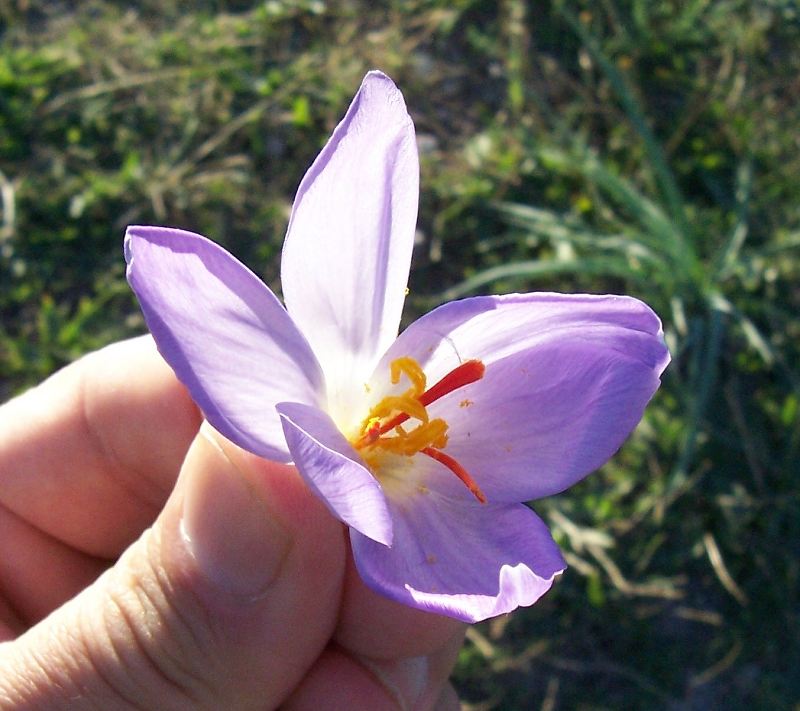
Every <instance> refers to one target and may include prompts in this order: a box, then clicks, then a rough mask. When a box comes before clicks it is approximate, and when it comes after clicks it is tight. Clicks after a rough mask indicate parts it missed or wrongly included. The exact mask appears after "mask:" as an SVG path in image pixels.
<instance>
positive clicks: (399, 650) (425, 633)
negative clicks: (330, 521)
mask: <svg viewBox="0 0 800 711" xmlns="http://www.w3.org/2000/svg"><path fill="white" fill-rule="evenodd" d="M465 629H466V626H465V625H464V623H462V622H458V621H457V620H454V619H452V618H449V617H444V616H442V615H435V614H433V613H430V612H422V611H421V610H416V609H414V608H411V607H408V606H406V605H401V604H400V603H398V602H394V601H393V600H389V599H388V598H386V597H383V596H382V595H379V594H378V593H376V592H374V591H372V590H370V589H369V588H368V587H367V586H366V585H365V584H364V582H363V581H362V580H361V577H360V576H359V574H358V571H357V570H356V567H355V564H354V563H353V559H352V555H348V561H347V570H346V573H345V585H344V595H343V597H342V609H341V611H340V613H339V624H338V626H337V628H336V634H335V639H336V642H337V643H338V644H340V645H341V646H342V647H344V648H345V649H347V650H348V651H349V652H351V653H353V654H356V655H359V656H364V657H371V658H374V659H398V658H404V657H417V656H421V655H426V654H430V653H432V652H434V651H436V650H437V649H439V648H440V647H441V646H442V645H444V644H445V643H447V641H448V640H450V639H452V638H453V637H454V636H455V635H459V634H461V635H463V633H464V630H465Z"/></svg>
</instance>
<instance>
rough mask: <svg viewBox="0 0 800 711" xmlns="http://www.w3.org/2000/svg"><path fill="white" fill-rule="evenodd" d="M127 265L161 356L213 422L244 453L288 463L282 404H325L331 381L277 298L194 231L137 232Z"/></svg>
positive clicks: (132, 231)
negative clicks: (278, 409) (326, 387)
mask: <svg viewBox="0 0 800 711" xmlns="http://www.w3.org/2000/svg"><path fill="white" fill-rule="evenodd" d="M125 259H126V261H127V262H128V281H129V282H130V285H131V287H132V288H133V290H134V292H135V293H136V296H137V297H138V299H139V303H140V304H141V307H142V311H143V313H144V317H145V321H146V322H147V326H148V328H149V329H150V332H151V333H152V334H153V337H154V338H155V340H156V343H157V344H158V349H159V351H160V352H161V354H162V355H163V356H164V359H165V360H166V361H167V362H168V363H169V364H170V365H171V366H172V368H173V369H174V370H175V373H176V375H177V376H178V378H179V379H180V380H181V381H182V382H183V383H184V385H186V387H187V388H188V389H189V392H190V393H191V395H192V398H193V399H194V401H195V402H196V403H197V404H198V405H199V407H200V408H201V409H202V411H203V414H204V415H205V417H206V418H207V419H208V421H209V422H210V423H211V424H212V425H213V426H214V427H215V428H216V429H217V430H219V431H220V432H221V433H222V434H223V435H225V436H226V437H227V438H228V439H230V440H232V441H233V442H235V443H236V444H238V445H240V446H241V447H243V448H245V449H247V450H249V451H251V452H253V453H255V454H258V455H259V456H262V457H267V458H269V459H273V460H276V461H288V460H289V452H288V450H287V448H286V442H285V440H284V436H283V429H282V428H281V424H280V420H279V418H278V414H277V412H276V411H275V405H276V404H277V403H278V402H282V401H284V400H292V401H295V402H305V403H309V404H317V403H319V402H320V401H321V399H323V398H324V380H323V376H322V372H321V370H320V368H319V365H318V364H317V361H316V358H315V357H314V354H313V353H312V352H311V349H310V347H309V345H308V343H307V342H306V340H305V339H304V338H303V335H302V334H301V333H300V332H299V331H298V330H297V328H296V327H295V325H294V324H293V323H292V320H291V319H290V318H289V315H288V314H287V313H286V310H285V309H284V308H283V306H281V304H280V302H279V301H278V300H277V299H276V298H275V296H274V295H273V294H272V292H271V291H270V290H269V289H268V288H267V287H266V286H265V285H264V283H263V282H262V281H261V280H260V279H259V278H258V277H257V276H256V275H255V274H253V273H252V272H251V271H250V270H249V269H248V268H247V267H245V266H244V265H243V264H242V263H241V262H239V261H237V260H236V259H235V258H234V257H233V256H232V255H230V254H229V253H228V252H226V251H225V250H224V249H222V247H220V246H219V245H216V244H214V243H213V242H211V241H209V240H207V239H206V238H205V237H201V236H200V235H197V234H193V233H191V232H184V231H182V230H174V229H167V228H161V227H129V228H128V231H127V234H126V236H125Z"/></svg>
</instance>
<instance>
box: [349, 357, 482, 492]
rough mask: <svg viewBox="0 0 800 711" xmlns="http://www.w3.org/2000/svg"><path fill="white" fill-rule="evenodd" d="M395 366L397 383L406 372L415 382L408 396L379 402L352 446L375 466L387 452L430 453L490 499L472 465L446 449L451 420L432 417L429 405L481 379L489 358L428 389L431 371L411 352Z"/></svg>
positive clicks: (392, 366) (452, 373)
mask: <svg viewBox="0 0 800 711" xmlns="http://www.w3.org/2000/svg"><path fill="white" fill-rule="evenodd" d="M389 367H390V375H391V381H392V384H393V385H397V383H399V382H400V378H401V376H405V377H406V378H407V379H408V381H409V382H410V384H411V387H410V388H409V389H408V390H406V391H405V392H404V393H403V394H402V395H388V396H387V397H385V398H383V400H381V401H380V402H379V403H378V404H377V405H375V406H374V407H373V408H372V409H371V410H370V412H369V415H367V417H365V418H364V421H363V422H362V423H361V427H360V428H359V432H358V434H357V435H356V436H355V437H354V438H353V439H352V440H351V443H352V445H353V446H354V447H355V448H356V450H358V452H359V454H360V455H361V457H362V458H363V459H364V461H365V462H366V463H367V465H368V466H369V467H370V469H372V470H373V471H374V470H376V469H377V467H378V465H379V461H380V459H381V458H382V456H383V454H385V453H387V452H388V453H392V454H395V455H401V456H406V457H412V456H414V455H415V454H420V453H421V454H425V455H426V456H428V457H430V458H431V459H435V460H436V461H437V462H439V463H441V464H444V466H446V467H447V468H448V469H449V470H450V471H451V472H453V474H455V475H456V476H457V477H458V478H459V479H460V480H461V481H462V482H463V483H464V484H465V486H466V487H467V488H468V489H469V490H470V492H471V493H472V495H473V496H474V497H475V498H476V499H478V501H480V502H481V503H482V504H483V503H486V496H485V495H484V493H483V492H482V491H481V490H480V488H479V487H478V485H477V484H476V483H475V480H474V479H473V478H472V477H471V476H470V475H469V473H467V471H466V469H464V467H462V466H461V465H460V464H459V463H458V462H457V461H456V460H455V459H454V458H453V457H451V456H450V455H449V454H445V453H444V452H442V451H441V450H442V449H444V447H446V446H447V429H448V425H447V422H445V421H444V420H443V419H442V418H440V417H436V418H431V417H430V416H429V415H428V410H427V407H428V405H430V404H431V403H432V402H435V401H436V400H438V399H439V398H440V397H443V396H445V395H448V394H449V393H451V392H453V391H454V390H457V389H458V388H461V387H464V386H465V385H469V384H470V383H474V382H475V381H476V380H480V379H481V378H482V377H483V373H484V371H485V369H486V368H485V366H484V365H483V363H482V362H481V361H479V360H468V361H465V362H464V363H461V364H460V365H459V366H457V367H456V368H454V369H453V370H451V371H450V372H449V373H448V374H447V375H445V376H444V377H443V378H442V379H441V380H439V381H438V382H437V383H436V384H435V385H433V386H432V387H430V388H427V389H426V385H427V378H426V377H425V373H424V372H423V370H422V368H421V367H420V364H419V363H417V361H416V360H414V359H413V358H411V357H410V356H403V357H401V358H397V359H396V360H393V361H392V362H391V364H390V366H389ZM410 419H414V420H416V421H417V422H418V423H419V424H417V425H416V426H415V427H413V428H412V429H407V427H406V426H404V425H405V424H406V422H407V421H408V420H410Z"/></svg>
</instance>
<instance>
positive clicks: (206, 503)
mask: <svg viewBox="0 0 800 711" xmlns="http://www.w3.org/2000/svg"><path fill="white" fill-rule="evenodd" d="M216 436H217V435H214V434H210V433H208V432H207V431H206V430H205V429H204V428H201V430H200V433H199V434H198V436H197V437H196V438H195V440H194V442H193V443H192V446H191V447H190V449H189V453H188V454H187V456H186V460H185V462H184V465H183V469H182V470H181V479H182V480H183V481H182V482H181V484H182V486H183V487H184V495H183V513H182V519H181V533H182V535H183V538H184V541H185V543H186V546H187V548H188V550H189V552H190V554H191V556H192V557H193V558H194V560H195V561H196V563H197V566H198V567H199V568H200V570H201V571H202V572H203V573H204V574H205V576H206V577H207V578H208V579H209V580H210V581H211V582H212V583H213V584H214V585H215V586H216V587H218V588H220V589H222V590H223V591H225V592H227V593H230V594H232V595H234V596H237V597H241V598H246V599H257V598H259V597H262V596H263V595H265V594H266V592H267V591H268V589H269V586H270V584H271V583H272V582H273V581H274V580H275V578H276V577H277V576H278V574H279V572H280V568H281V565H282V563H283V561H284V559H285V558H286V555H287V553H288V550H289V546H290V543H291V541H290V536H289V533H288V531H287V530H286V529H285V528H284V526H283V525H281V524H280V523H279V522H278V521H277V520H276V519H275V517H274V515H272V513H271V512H270V508H269V506H268V504H267V502H266V501H265V500H264V497H263V496H261V495H260V492H259V491H258V486H257V483H258V482H257V480H256V478H255V477H254V476H252V474H251V475H250V476H248V472H247V471H245V470H244V466H243V462H244V460H243V459H240V458H236V457H233V456H231V455H230V453H228V452H226V450H225V449H224V448H223V446H222V445H221V444H220V443H219V442H218V441H217V440H216Z"/></svg>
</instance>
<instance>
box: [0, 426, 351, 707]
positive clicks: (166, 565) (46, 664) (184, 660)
mask: <svg viewBox="0 0 800 711" xmlns="http://www.w3.org/2000/svg"><path fill="white" fill-rule="evenodd" d="M344 542H345V539H344V536H343V531H342V528H341V525H340V524H339V523H338V522H336V521H335V520H333V519H332V517H331V516H330V515H329V514H328V513H327V510H326V509H325V508H324V506H323V505H322V504H320V503H319V502H317V501H316V500H315V499H314V498H313V497H312V496H311V495H310V494H309V492H308V490H307V489H306V488H305V486H304V485H303V484H302V482H301V481H300V479H299V477H298V476H297V475H296V473H295V472H294V470H292V469H291V468H289V467H285V466H279V465H274V464H270V463H268V462H265V461H264V460H260V459H257V458H255V457H252V456H250V455H247V454H245V453H243V452H241V451H240V450H237V449H236V448H234V447H233V446H232V445H229V444H227V443H226V444H224V445H221V444H220V443H219V442H216V441H213V440H212V439H210V438H209V436H208V435H207V434H206V433H205V430H204V431H203V432H202V433H201V434H200V435H198V437H197V438H196V439H195V441H194V442H193V444H192V446H191V448H190V451H189V453H188V455H187V457H186V461H185V464H184V466H183V468H182V470H181V475H180V479H179V481H178V483H177V485H176V487H175V490H174V492H173V494H172V496H171V497H170V499H169V501H168V502H167V505H166V507H165V509H164V511H163V512H162V514H161V515H160V516H159V518H158V520H157V521H156V524H155V525H154V527H153V528H152V529H151V530H149V531H147V532H146V533H145V534H144V535H143V536H142V537H141V538H140V539H139V540H137V541H136V542H135V543H134V544H133V545H132V546H131V548H129V549H128V550H127V551H126V552H125V554H124V555H123V556H122V557H121V558H120V560H119V561H118V562H117V564H116V565H115V566H114V567H113V568H111V569H110V570H109V571H107V572H106V573H105V574H104V575H102V576H101V577H100V578H99V579H98V581H97V582H96V583H95V584H94V585H92V586H91V587H90V588H88V589H87V590H86V591H84V592H83V593H82V594H81V595H79V596H78V597H77V598H75V599H73V600H72V601H71V602H70V603H68V604H67V605H65V606H64V607H62V608H60V609H59V610H57V611H56V612H55V613H53V615H51V616H49V617H48V618H46V619H45V620H43V621H42V622H41V623H40V624H39V625H37V626H36V627H34V628H32V629H31V630H30V631H29V632H28V633H27V634H25V635H23V636H22V637H20V638H19V639H18V640H16V641H15V642H12V643H9V644H6V645H3V646H2V647H0V698H10V699H12V700H13V702H12V707H14V706H13V703H17V704H21V705H22V706H25V704H29V705H31V707H35V708H61V706H59V705H58V704H63V703H65V699H71V701H70V705H69V708H70V709H74V710H75V711H81V710H82V709H89V708H91V709H97V708H104V709H116V708H128V707H129V706H128V705H126V704H130V705H132V706H135V707H136V708H158V709H164V710H167V711H168V710H171V709H198V710H200V711H202V710H203V709H220V708H224V709H228V710H230V711H238V710H239V709H263V708H265V707H266V708H274V707H275V706H277V705H278V704H279V703H280V702H281V701H282V700H283V699H284V698H285V697H286V696H287V695H288V693H289V691H290V690H291V688H293V687H294V686H295V685H296V684H297V683H298V682H299V679H300V677H301V676H302V675H303V674H304V673H305V672H306V671H307V669H309V668H310V667H311V665H312V664H313V662H314V661H315V660H316V659H317V658H318V657H319V655H320V653H321V652H322V650H323V649H324V647H325V645H326V644H327V642H328V639H329V637H330V635H331V633H332V631H333V628H334V626H335V619H336V613H337V610H338V606H339V599H340V595H341V583H342V577H343V570H344ZM30 660H35V661H34V662H31V661H30ZM48 704H52V705H48ZM25 707H26V708H27V706H25Z"/></svg>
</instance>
